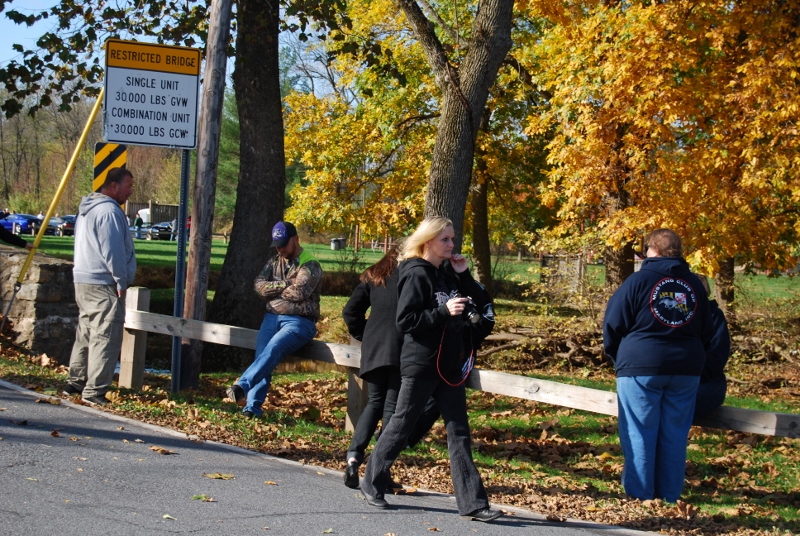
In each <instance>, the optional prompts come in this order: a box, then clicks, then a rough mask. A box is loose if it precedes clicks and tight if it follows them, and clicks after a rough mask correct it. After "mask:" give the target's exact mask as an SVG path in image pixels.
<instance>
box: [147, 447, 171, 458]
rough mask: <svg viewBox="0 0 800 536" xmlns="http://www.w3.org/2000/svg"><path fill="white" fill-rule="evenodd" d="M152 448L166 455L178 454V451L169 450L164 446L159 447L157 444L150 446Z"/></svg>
mask: <svg viewBox="0 0 800 536" xmlns="http://www.w3.org/2000/svg"><path fill="white" fill-rule="evenodd" d="M150 450H152V451H155V452H158V453H159V454H164V455H165V456H168V455H170V454H176V452H175V451H173V450H169V449H166V448H164V447H159V446H157V445H153V446H152V447H150Z"/></svg>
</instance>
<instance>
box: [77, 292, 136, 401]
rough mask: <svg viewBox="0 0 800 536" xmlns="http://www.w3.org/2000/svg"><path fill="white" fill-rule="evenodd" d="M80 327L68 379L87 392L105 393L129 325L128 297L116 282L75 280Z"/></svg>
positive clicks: (86, 394) (90, 393) (112, 377)
mask: <svg viewBox="0 0 800 536" xmlns="http://www.w3.org/2000/svg"><path fill="white" fill-rule="evenodd" d="M75 302H76V303H77V304H78V310H79V315H78V329H77V330H76V331H75V345H74V346H73V347H72V355H71V356H70V358H69V377H68V378H67V382H68V383H70V384H71V385H73V386H74V387H77V388H79V389H81V388H82V389H83V396H84V397H90V396H103V395H105V394H106V391H108V388H109V387H110V386H111V382H112V380H113V379H114V369H115V368H116V365H117V361H118V360H119V354H120V349H121V347H122V330H123V327H124V325H125V298H119V297H118V296H117V287H116V285H87V284H83V283H75Z"/></svg>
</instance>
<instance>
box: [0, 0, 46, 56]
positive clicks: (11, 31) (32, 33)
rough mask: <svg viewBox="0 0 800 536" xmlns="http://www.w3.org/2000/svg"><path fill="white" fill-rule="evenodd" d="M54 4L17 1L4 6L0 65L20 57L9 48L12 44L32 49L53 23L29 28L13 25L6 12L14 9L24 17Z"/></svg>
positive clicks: (41, 0)
mask: <svg viewBox="0 0 800 536" xmlns="http://www.w3.org/2000/svg"><path fill="white" fill-rule="evenodd" d="M54 4H55V0H17V1H15V2H14V3H12V4H10V5H8V4H7V5H6V10H5V11H3V12H2V13H0V36H2V39H0V65H5V64H6V63H8V61H9V60H11V59H14V58H17V59H20V58H21V55H20V54H18V53H17V52H14V50H13V49H12V48H11V45H12V44H13V43H19V44H21V45H22V46H23V47H25V48H33V47H34V46H35V45H36V39H38V38H39V37H40V36H41V35H42V34H43V33H45V32H46V31H47V30H49V29H50V28H51V27H52V26H53V25H54V21H52V20H46V21H43V22H40V23H37V24H35V25H33V26H31V27H28V26H25V25H24V24H23V25H18V24H14V23H13V22H11V21H10V20H8V18H7V17H6V11H8V10H11V9H14V10H16V11H19V12H20V13H24V14H26V15H28V14H33V13H38V12H40V11H43V10H45V9H47V8H48V7H51V6H52V5H54Z"/></svg>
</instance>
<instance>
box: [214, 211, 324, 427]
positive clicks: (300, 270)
mask: <svg viewBox="0 0 800 536" xmlns="http://www.w3.org/2000/svg"><path fill="white" fill-rule="evenodd" d="M272 247H274V248H276V250H277V254H276V255H274V256H273V257H271V258H270V259H269V261H268V262H267V264H266V265H265V266H264V268H263V269H262V270H261V273H260V274H259V275H258V277H256V280H255V285H254V287H255V291H256V293H257V294H258V295H259V296H261V297H262V298H264V299H266V300H267V314H266V315H264V321H263V322H262V323H261V328H260V329H259V330H258V337H257V338H256V357H255V360H254V361H253V364H252V365H250V366H249V367H248V368H247V370H245V371H244V373H242V375H241V377H240V378H239V379H238V380H236V383H234V384H233V385H232V386H231V387H229V388H228V390H227V391H226V394H227V396H228V398H230V399H232V400H233V401H234V402H236V403H237V404H239V403H240V402H242V401H244V402H245V405H244V409H243V410H242V414H243V415H245V416H246V417H250V418H252V417H259V416H261V414H262V413H263V411H262V409H261V406H262V405H263V404H264V401H265V400H266V398H267V392H268V391H269V385H270V382H271V381H272V371H273V370H274V369H275V367H276V366H277V365H278V363H280V362H281V361H282V360H283V358H284V357H286V356H287V355H289V354H291V353H292V352H295V351H297V350H299V349H300V348H301V347H303V346H304V345H305V344H306V343H308V342H309V341H310V340H311V339H313V338H314V335H316V333H317V326H316V322H317V320H318V319H319V300H320V283H321V281H322V267H321V266H320V264H319V261H317V260H316V259H315V258H314V257H313V256H312V255H311V254H310V253H308V252H306V251H304V250H303V248H301V247H300V239H299V237H298V236H297V229H296V228H295V226H294V225H292V224H291V223H284V222H282V221H281V222H278V223H276V224H275V226H274V227H273V228H272Z"/></svg>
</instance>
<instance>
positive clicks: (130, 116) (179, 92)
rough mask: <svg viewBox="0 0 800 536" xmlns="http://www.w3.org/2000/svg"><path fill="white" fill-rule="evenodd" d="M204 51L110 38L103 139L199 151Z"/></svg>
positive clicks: (107, 55)
mask: <svg viewBox="0 0 800 536" xmlns="http://www.w3.org/2000/svg"><path fill="white" fill-rule="evenodd" d="M200 61H201V56H200V50H199V49H196V48H186V47H175V46H167V45H155V44H150V43H138V42H134V41H121V40H119V39H109V40H108V41H106V77H105V99H104V101H103V104H104V106H103V139H104V140H105V141H108V142H113V143H130V144H133V145H154V146H158V147H176V148H181V149H194V148H195V147H197V103H198V90H199V85H200Z"/></svg>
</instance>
